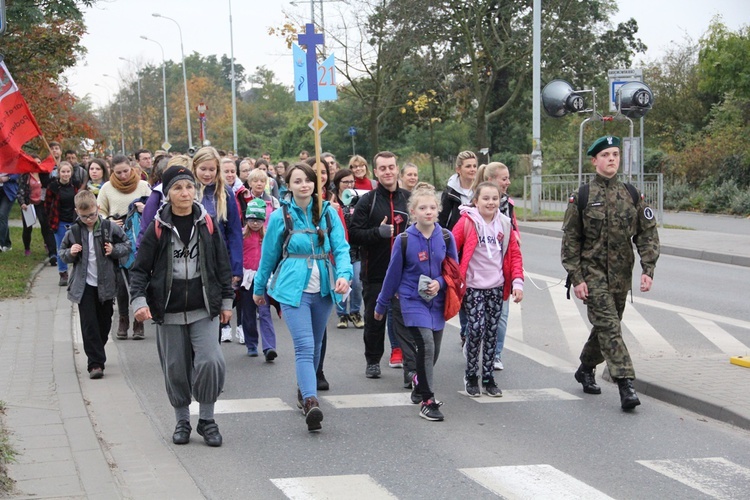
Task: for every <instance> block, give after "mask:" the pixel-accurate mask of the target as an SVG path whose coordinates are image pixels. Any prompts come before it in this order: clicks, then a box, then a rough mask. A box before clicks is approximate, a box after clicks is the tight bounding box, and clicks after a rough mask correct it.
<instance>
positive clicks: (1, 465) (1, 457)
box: [0, 401, 16, 497]
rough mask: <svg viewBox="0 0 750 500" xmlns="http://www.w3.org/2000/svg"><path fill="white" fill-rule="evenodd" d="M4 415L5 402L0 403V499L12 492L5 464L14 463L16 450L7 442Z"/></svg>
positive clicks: (11, 484)
mask: <svg viewBox="0 0 750 500" xmlns="http://www.w3.org/2000/svg"><path fill="white" fill-rule="evenodd" d="M4 415H5V402H3V401H0V497H4V496H6V495H7V494H9V493H11V492H12V491H13V484H14V481H13V480H12V479H11V478H10V477H8V469H7V467H6V464H8V463H10V462H13V461H15V457H16V450H14V449H13V447H12V446H11V445H10V442H9V441H8V432H7V431H6V430H5V425H4V423H3V416H4Z"/></svg>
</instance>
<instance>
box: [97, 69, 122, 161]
mask: <svg viewBox="0 0 750 500" xmlns="http://www.w3.org/2000/svg"><path fill="white" fill-rule="evenodd" d="M102 76H104V77H107V78H111V79H113V80H114V81H116V82H117V86H118V87H119V86H120V82H119V81H118V80H117V78H115V77H114V76H111V75H108V74H106V73H104V74H102ZM120 93H121V92H118V94H120ZM117 103H118V104H119V105H120V153H122V154H125V120H123V118H122V96H121V95H118V96H117Z"/></svg>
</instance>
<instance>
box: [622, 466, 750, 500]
mask: <svg viewBox="0 0 750 500" xmlns="http://www.w3.org/2000/svg"><path fill="white" fill-rule="evenodd" d="M636 462H637V463H639V464H641V465H643V466H645V467H648V468H649V469H651V470H653V471H656V472H658V473H659V474H663V475H664V476H667V477H669V478H672V479H674V480H675V481H679V482H681V483H682V484H684V485H686V486H689V487H691V488H693V489H695V490H698V491H700V492H701V493H703V494H705V495H708V496H710V497H713V498H720V499H724V498H726V499H732V498H747V496H748V485H749V484H750V469H748V468H747V467H743V466H741V465H738V464H736V463H734V462H731V461H729V460H727V459H725V458H722V457H712V458H687V459H681V460H636Z"/></svg>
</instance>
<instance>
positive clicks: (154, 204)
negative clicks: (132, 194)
mask: <svg viewBox="0 0 750 500" xmlns="http://www.w3.org/2000/svg"><path fill="white" fill-rule="evenodd" d="M161 188H162V185H161V184H159V185H158V186H154V188H153V190H152V191H151V195H150V196H149V197H148V201H147V202H146V205H145V206H144V207H143V213H142V214H141V230H140V231H139V232H138V237H137V238H136V239H135V249H136V250H138V248H140V246H141V238H143V235H144V234H145V233H146V229H147V228H148V225H149V224H151V221H153V220H154V218H155V217H156V213H157V212H158V211H159V209H160V208H161V204H162V202H163V201H164V193H162V192H161Z"/></svg>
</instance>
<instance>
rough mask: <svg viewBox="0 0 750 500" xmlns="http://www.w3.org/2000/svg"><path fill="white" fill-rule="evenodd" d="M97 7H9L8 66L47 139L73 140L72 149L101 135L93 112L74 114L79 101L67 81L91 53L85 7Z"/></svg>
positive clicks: (32, 1) (72, 3)
mask: <svg viewBox="0 0 750 500" xmlns="http://www.w3.org/2000/svg"><path fill="white" fill-rule="evenodd" d="M95 1H96V0H58V1H54V2H52V1H47V0H7V1H6V16H7V19H8V30H7V32H6V33H5V35H4V36H3V38H2V48H3V50H2V51H3V54H4V60H5V63H6V64H7V66H8V69H9V70H10V72H11V74H12V75H13V77H14V79H15V81H16V83H17V84H18V86H19V88H20V89H21V92H22V94H23V96H24V98H25V99H26V101H27V102H28V103H29V107H30V108H31V111H32V113H33V114H34V116H35V117H36V119H37V121H38V122H39V126H40V127H41V129H42V132H43V133H44V134H45V136H46V137H47V139H48V140H52V139H56V140H62V139H69V140H70V141H71V144H70V145H71V146H77V145H78V144H79V143H80V140H81V139H82V138H84V137H93V136H97V135H98V132H97V130H96V126H97V120H96V118H95V117H94V116H93V115H92V114H90V113H88V110H87V109H85V108H83V109H80V108H79V109H78V110H76V111H77V112H74V106H75V104H76V102H77V98H76V97H75V96H73V94H72V93H71V92H70V91H69V89H68V88H67V84H66V82H65V80H64V79H63V77H62V76H61V75H62V72H63V71H65V70H66V69H67V68H70V67H72V66H74V65H75V63H76V60H77V58H78V57H80V56H81V55H83V54H84V53H85V48H84V47H83V46H82V45H81V37H82V36H83V33H84V31H85V28H84V23H83V13H82V11H81V7H82V6H86V7H89V6H91V5H93V4H94V3H95ZM81 113H83V114H81ZM38 145H39V143H38V141H37V146H38Z"/></svg>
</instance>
